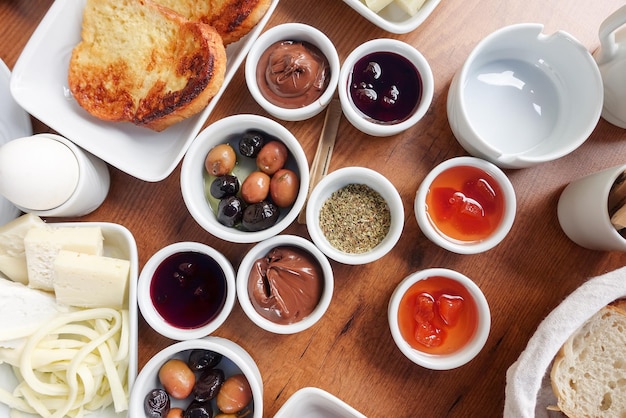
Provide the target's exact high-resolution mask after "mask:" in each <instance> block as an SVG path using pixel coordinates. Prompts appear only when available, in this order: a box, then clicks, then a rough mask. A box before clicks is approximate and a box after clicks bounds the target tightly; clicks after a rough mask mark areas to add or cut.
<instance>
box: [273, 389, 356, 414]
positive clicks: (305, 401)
mask: <svg viewBox="0 0 626 418" xmlns="http://www.w3.org/2000/svg"><path fill="white" fill-rule="evenodd" d="M300 405H305V406H307V405H310V406H319V408H321V409H324V410H327V409H332V412H337V413H340V415H337V417H338V418H339V417H340V418H366V417H365V415H363V414H361V413H360V412H359V411H357V410H356V409H354V408H353V407H351V406H350V405H348V404H347V403H345V402H344V401H342V400H341V399H339V398H338V397H336V396H335V395H333V394H331V393H328V392H326V391H325V390H323V389H320V388H316V387H304V388H302V389H298V390H297V391H296V392H295V393H294V394H293V395H291V396H290V397H289V399H287V401H286V402H285V403H284V404H283V406H282V407H281V408H280V409H279V410H278V412H277V413H276V415H274V418H294V416H297V415H294V413H295V412H296V411H298V410H299V409H300V408H301V407H300ZM305 410H306V409H305Z"/></svg>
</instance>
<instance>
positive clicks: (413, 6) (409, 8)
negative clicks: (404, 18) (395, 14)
mask: <svg viewBox="0 0 626 418" xmlns="http://www.w3.org/2000/svg"><path fill="white" fill-rule="evenodd" d="M425 1H426V0H395V2H396V4H397V5H398V6H399V7H400V8H401V9H402V10H404V11H405V12H406V13H407V14H409V15H411V16H413V15H415V14H416V13H417V11H418V10H419V9H421V8H422V6H423V5H424V2H425Z"/></svg>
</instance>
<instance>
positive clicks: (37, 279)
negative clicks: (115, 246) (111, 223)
mask: <svg viewBox="0 0 626 418" xmlns="http://www.w3.org/2000/svg"><path fill="white" fill-rule="evenodd" d="M103 248H104V237H103V236H102V230H101V228H100V227H97V226H95V227H90V226H76V227H74V226H67V227H66V226H57V227H55V226H49V227H48V228H33V229H30V230H29V231H28V232H27V233H26V236H25V237H24V249H25V252H26V266H27V268H28V285H29V286H30V287H32V288H34V289H42V290H53V289H54V270H53V264H54V259H55V258H56V256H57V254H58V253H59V251H61V250H68V251H76V252H79V253H84V254H91V255H102V252H103Z"/></svg>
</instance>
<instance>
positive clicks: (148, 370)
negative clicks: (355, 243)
mask: <svg viewBox="0 0 626 418" xmlns="http://www.w3.org/2000/svg"><path fill="white" fill-rule="evenodd" d="M192 350H209V351H213V352H216V353H219V354H221V355H222V356H223V357H222V360H221V361H220V363H219V364H218V365H217V366H216V368H220V369H222V371H223V372H224V376H225V377H226V378H228V377H229V376H232V375H234V374H239V373H242V374H243V375H244V376H245V377H246V380H247V381H248V383H249V384H250V389H251V390H252V403H251V407H250V409H251V410H252V414H251V415H248V416H249V417H250V418H262V417H263V380H262V379H261V372H260V371H259V367H258V366H257V364H256V362H255V361H254V359H253V358H252V356H251V355H250V354H249V353H248V352H247V351H246V350H245V349H244V348H243V347H241V346H240V345H239V344H237V343H235V342H233V341H231V340H228V339H225V338H221V337H213V336H211V337H205V338H201V339H196V340H187V341H180V342H177V343H175V344H172V345H170V346H168V347H166V348H164V349H163V350H161V351H159V352H158V353H157V354H156V355H155V356H154V357H152V358H151V359H150V360H149V361H148V362H147V363H146V364H145V366H143V368H142V369H141V372H140V373H139V375H138V376H137V379H136V380H135V383H134V385H133V387H132V390H131V394H130V405H129V411H128V412H129V416H130V417H144V416H147V415H146V413H145V412H144V399H145V397H146V395H147V394H148V393H149V392H150V391H151V390H153V389H157V388H162V387H163V386H161V384H160V382H159V377H158V374H159V369H160V368H161V366H163V364H164V363H165V362H166V361H168V360H169V359H180V360H182V361H185V362H187V361H188V359H189V353H190V352H191V351H192ZM170 402H171V406H172V407H178V408H182V409H184V408H185V407H186V406H187V405H189V403H190V402H191V398H189V399H183V400H177V399H173V398H170ZM213 403H214V402H213Z"/></svg>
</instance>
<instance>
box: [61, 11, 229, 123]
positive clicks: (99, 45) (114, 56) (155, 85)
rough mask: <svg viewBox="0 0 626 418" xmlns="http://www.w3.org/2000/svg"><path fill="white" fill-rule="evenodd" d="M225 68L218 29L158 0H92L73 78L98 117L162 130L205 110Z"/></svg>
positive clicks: (80, 98)
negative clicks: (176, 10) (177, 11)
mask: <svg viewBox="0 0 626 418" xmlns="http://www.w3.org/2000/svg"><path fill="white" fill-rule="evenodd" d="M225 71H226V51H225V48H224V44H223V42H222V38H221V37H220V35H219V34H218V33H217V32H216V31H215V29H214V28H212V27H211V26H209V25H206V24H203V23H200V22H191V21H189V20H187V19H185V18H184V17H182V16H180V15H179V14H177V13H174V12H173V11H172V10H170V9H168V8H166V7H163V6H160V5H158V4H156V3H154V2H152V1H151V0H87V4H86V6H85V10H84V13H83V26H82V41H81V42H80V43H79V44H78V45H77V46H76V47H75V48H74V50H73V51H72V56H71V59H70V65H69V74H68V82H69V87H70V91H71V92H72V95H73V96H74V98H75V99H76V101H77V102H78V103H79V104H80V106H81V107H83V108H84V109H85V110H86V111H87V112H89V113H90V114H92V115H94V116H95V117H97V118H100V119H103V120H109V121H130V122H132V123H134V124H136V125H139V126H145V127H148V128H150V129H153V130H155V131H162V130H164V129H166V128H167V127H169V126H171V125H173V124H174V123H176V122H179V121H181V120H183V119H186V118H188V117H190V116H192V115H194V114H196V113H198V112H200V111H201V110H203V109H204V108H205V107H206V106H207V104H208V102H209V101H210V99H211V98H212V97H213V96H214V95H215V94H216V93H217V92H218V91H219V89H220V87H221V86H222V84H223V82H224V73H225Z"/></svg>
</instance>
